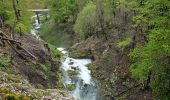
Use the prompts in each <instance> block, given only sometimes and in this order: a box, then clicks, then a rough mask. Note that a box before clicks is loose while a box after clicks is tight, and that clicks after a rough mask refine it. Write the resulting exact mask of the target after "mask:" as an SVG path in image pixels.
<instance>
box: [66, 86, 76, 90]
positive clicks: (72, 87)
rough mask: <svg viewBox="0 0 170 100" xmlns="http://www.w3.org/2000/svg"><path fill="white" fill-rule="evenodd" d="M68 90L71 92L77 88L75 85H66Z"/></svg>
mask: <svg viewBox="0 0 170 100" xmlns="http://www.w3.org/2000/svg"><path fill="white" fill-rule="evenodd" d="M66 88H67V89H68V90H70V91H72V90H74V89H75V88H76V87H75V84H67V85H66Z"/></svg>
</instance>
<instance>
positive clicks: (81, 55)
mask: <svg viewBox="0 0 170 100" xmlns="http://www.w3.org/2000/svg"><path fill="white" fill-rule="evenodd" d="M69 56H70V57H71V58H77V59H82V58H90V57H89V55H88V53H87V52H76V53H70V54H69Z"/></svg>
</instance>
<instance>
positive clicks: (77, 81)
mask: <svg viewBox="0 0 170 100" xmlns="http://www.w3.org/2000/svg"><path fill="white" fill-rule="evenodd" d="M58 50H60V51H61V52H62V53H63V54H64V55H65V56H64V58H63V59H62V65H61V70H62V74H63V83H64V86H65V88H66V89H67V90H68V91H69V92H70V93H71V94H72V95H73V96H74V98H75V99H76V100H100V98H99V87H98V85H97V82H96V81H95V80H94V79H93V78H92V76H91V71H90V70H89V69H88V67H87V64H90V63H91V60H90V59H74V58H70V57H69V56H68V52H67V51H65V50H64V48H58ZM69 71H71V72H74V73H75V74H74V75H72V76H70V75H69ZM70 84H71V85H72V87H73V88H72V89H69V87H67V85H70Z"/></svg>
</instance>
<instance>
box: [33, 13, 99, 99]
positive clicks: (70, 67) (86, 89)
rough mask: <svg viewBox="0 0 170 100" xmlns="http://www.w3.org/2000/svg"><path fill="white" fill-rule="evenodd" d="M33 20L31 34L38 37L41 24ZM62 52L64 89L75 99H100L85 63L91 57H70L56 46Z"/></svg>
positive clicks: (95, 84) (89, 61)
mask: <svg viewBox="0 0 170 100" xmlns="http://www.w3.org/2000/svg"><path fill="white" fill-rule="evenodd" d="M32 19H33V20H34V23H33V27H32V29H31V34H32V35H33V36H35V37H36V38H38V39H40V37H39V35H38V34H37V33H38V29H39V28H40V27H41V24H39V23H38V20H37V19H36V16H33V17H32ZM56 49H58V50H59V51H61V52H62V53H63V54H64V57H63V59H62V61H61V62H62V64H61V68H60V69H61V72H62V81H63V84H64V87H65V89H66V90H67V91H68V92H69V93H70V94H72V96H73V97H74V98H75V100H100V98H101V97H100V93H99V92H100V89H99V86H98V85H97V81H96V80H95V79H94V78H93V77H92V76H91V71H90V70H89V69H88V67H87V65H88V64H90V63H91V62H92V61H91V59H74V58H70V57H69V55H68V51H66V50H65V48H62V47H59V48H56Z"/></svg>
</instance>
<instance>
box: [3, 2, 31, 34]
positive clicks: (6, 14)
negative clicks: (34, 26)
mask: <svg viewBox="0 0 170 100" xmlns="http://www.w3.org/2000/svg"><path fill="white" fill-rule="evenodd" d="M28 3H29V1H28V0H21V1H19V2H18V4H17V6H16V8H17V9H18V10H20V17H19V21H17V19H16V16H15V13H14V9H13V4H12V0H11V1H9V0H1V1H0V18H1V19H2V20H3V22H5V25H6V26H9V27H11V28H13V27H15V29H14V30H15V31H16V32H20V31H21V32H29V31H30V29H31V23H30V17H31V13H29V11H28Z"/></svg>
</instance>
